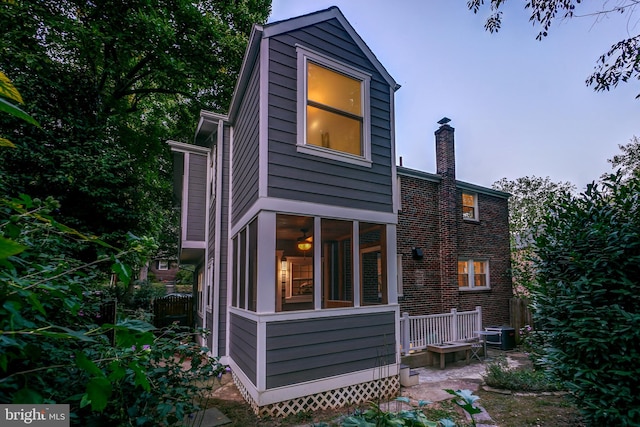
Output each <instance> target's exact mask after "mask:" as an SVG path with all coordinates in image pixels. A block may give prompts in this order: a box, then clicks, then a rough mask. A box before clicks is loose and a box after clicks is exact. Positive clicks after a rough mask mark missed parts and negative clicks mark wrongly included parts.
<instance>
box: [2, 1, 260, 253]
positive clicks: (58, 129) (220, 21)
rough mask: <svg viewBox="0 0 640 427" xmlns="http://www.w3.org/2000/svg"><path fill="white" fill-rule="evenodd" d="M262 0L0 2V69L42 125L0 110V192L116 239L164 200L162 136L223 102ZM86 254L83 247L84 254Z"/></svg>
mask: <svg viewBox="0 0 640 427" xmlns="http://www.w3.org/2000/svg"><path fill="white" fill-rule="evenodd" d="M269 11H270V1H269V0H248V1H242V2H222V1H211V0H208V1H199V2H193V1H190V0H177V1H165V0H154V1H143V0H127V1H125V0H104V1H100V2H88V1H83V0H43V1H23V2H0V28H3V36H2V38H1V39H0V51H2V52H3V53H2V56H0V69H1V70H3V71H4V72H5V73H6V74H7V76H9V77H10V78H11V79H12V81H13V82H14V83H15V85H16V87H18V88H19V89H20V91H21V92H22V94H23V96H24V98H25V99H27V100H28V102H27V105H26V108H27V109H28V111H30V112H31V113H32V115H33V116H34V117H35V118H36V119H37V120H38V121H39V122H40V123H41V125H42V128H41V129H38V128H33V127H27V126H23V125H21V124H20V123H19V122H18V121H17V120H16V119H12V118H4V117H3V118H0V131H2V132H0V133H2V134H3V135H7V136H8V137H9V139H10V140H11V141H12V142H13V143H14V144H15V146H16V148H15V149H12V150H4V151H3V152H0V176H2V177H3V183H2V184H0V185H4V188H0V190H2V191H3V192H4V193H7V194H9V196H11V197H14V196H17V195H18V194H20V193H25V194H30V195H31V196H32V197H40V198H45V197H46V196H53V197H54V198H55V199H57V200H59V201H60V203H61V207H60V212H58V214H59V216H60V219H61V221H63V222H65V223H66V224H68V225H69V226H72V227H74V228H77V229H79V230H81V231H89V230H91V232H93V233H96V234H98V235H100V236H102V237H103V238H104V239H105V240H106V241H108V242H110V243H114V244H122V243H123V241H124V240H125V235H126V233H127V232H132V233H134V234H138V235H140V234H145V235H150V236H157V235H158V234H159V233H160V232H161V231H160V230H162V229H163V228H166V227H165V225H164V224H163V223H164V221H165V218H168V217H170V215H168V209H170V208H171V186H170V164H171V159H170V152H169V150H168V148H167V147H166V144H165V143H164V141H165V140H166V139H184V140H188V139H190V138H191V137H192V135H193V127H194V126H195V124H196V123H197V117H198V113H199V111H200V110H201V109H203V108H206V109H208V110H213V111H225V110H226V109H227V106H228V104H229V101H230V98H231V94H232V91H233V87H234V84H235V81H236V78H237V74H238V71H239V69H240V66H241V62H242V57H243V52H244V49H245V46H246V44H247V40H248V34H249V32H250V30H251V27H252V24H253V23H262V22H264V21H265V20H266V18H267V16H268V14H269ZM86 259H90V257H89V256H87V257H86Z"/></svg>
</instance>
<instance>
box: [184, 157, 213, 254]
mask: <svg viewBox="0 0 640 427" xmlns="http://www.w3.org/2000/svg"><path fill="white" fill-rule="evenodd" d="M187 185H188V197H187V200H186V208H187V221H186V227H187V230H186V238H187V240H194V241H202V242H203V241H204V240H205V235H204V234H205V228H206V227H205V226H206V209H208V206H206V200H207V199H206V196H207V156H203V155H200V154H194V153H190V154H189V182H188V183H187ZM183 202H184V201H183ZM183 209H184V206H183Z"/></svg>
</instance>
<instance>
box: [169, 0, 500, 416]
mask: <svg viewBox="0 0 640 427" xmlns="http://www.w3.org/2000/svg"><path fill="white" fill-rule="evenodd" d="M398 88H399V85H398V84H397V83H396V82H395V81H394V79H393V78H392V77H391V76H390V75H389V74H388V72H387V71H386V70H385V68H384V67H383V66H382V64H380V62H379V61H378V60H377V59H376V57H375V55H374V54H373V53H372V52H371V50H370V49H369V48H368V47H367V45H366V44H365V43H364V41H363V40H362V39H361V38H360V37H359V36H358V34H357V33H356V32H355V30H354V29H353V27H352V26H351V25H350V24H349V22H347V20H346V19H345V17H344V16H343V15H342V13H341V12H340V10H338V9H337V8H335V7H332V8H330V9H327V10H323V11H319V12H316V13H313V14H309V15H305V16H301V17H297V18H293V19H289V20H286V21H280V22H276V23H272V24H268V25H265V26H255V27H254V29H253V32H252V34H251V36H250V39H249V45H248V47H247V51H246V54H245V57H244V62H243V65H242V69H241V71H240V75H239V78H238V82H237V85H236V88H235V92H234V95H233V99H232V102H231V107H230V110H229V113H228V115H219V114H214V113H211V112H206V111H203V112H202V113H201V117H200V122H199V124H198V127H197V131H196V136H195V141H194V143H193V144H184V143H180V142H173V141H170V142H169V144H170V146H171V148H172V150H173V152H174V156H175V158H174V162H175V167H174V170H175V183H176V192H177V194H178V195H179V197H180V204H181V212H182V219H181V249H180V262H182V263H190V264H194V265H196V266H197V269H196V273H197V274H196V276H197V283H196V285H195V289H194V292H195V293H196V310H197V315H196V318H197V319H198V322H199V324H200V326H203V327H205V328H206V329H208V330H209V331H211V334H210V335H208V336H207V337H206V338H203V340H204V341H203V342H202V343H203V344H204V345H206V347H207V348H209V349H210V354H211V355H212V356H216V357H220V358H221V361H222V362H223V363H225V364H228V365H230V366H231V368H232V372H233V376H234V381H235V383H236V385H237V386H238V388H239V389H240V391H241V393H242V394H243V396H244V397H245V399H246V400H247V401H248V402H249V403H250V404H251V405H252V407H253V408H254V410H255V411H256V412H257V413H259V414H270V415H277V416H282V415H288V414H291V413H295V412H299V411H302V410H305V411H308V410H316V409H322V408H327V407H339V406H344V405H349V404H357V403H363V402H366V401H368V400H372V399H377V398H385V397H391V396H393V395H395V394H396V393H397V391H398V390H399V387H400V383H399V378H398V373H399V359H400V356H399V355H400V353H399V347H400V315H401V313H403V312H405V311H408V312H411V314H412V315H414V314H437V313H440V312H442V310H449V309H450V308H456V307H457V308H464V307H467V306H471V307H475V306H477V305H482V306H483V308H484V312H485V313H487V314H488V312H492V313H497V314H495V315H492V316H493V317H491V321H492V322H501V323H506V322H508V320H509V319H508V306H506V310H507V311H506V313H507V314H506V317H505V315H504V309H502V308H500V309H495V310H494V307H493V306H494V305H497V304H502V303H503V298H504V296H505V295H506V293H507V292H508V291H510V289H511V288H510V286H511V285H510V278H509V277H508V272H507V270H508V264H509V246H508V245H509V243H508V242H509V239H508V223H507V222H503V221H506V220H507V219H508V216H505V215H504V213H505V212H506V206H507V204H506V203H507V196H508V195H506V194H505V193H499V192H494V191H492V190H489V189H484V188H481V187H478V186H473V185H471V184H465V183H461V182H458V181H456V180H455V171H454V170H449V169H450V168H452V167H453V168H454V167H455V161H454V157H453V154H454V153H453V149H454V148H453V128H451V127H450V126H448V125H443V127H441V128H440V129H438V131H436V152H437V157H438V158H439V160H438V162H439V163H438V164H439V168H438V169H439V170H438V172H437V174H426V173H423V172H418V171H412V170H410V169H406V168H401V167H398V168H396V164H395V157H396V156H395V132H394V94H395V91H396V90H397V89H398ZM438 135H440V136H438ZM438 141H450V144H449V143H447V144H445V145H443V144H441V143H439V142H438ZM445 146H446V147H445ZM447 156H448V157H447ZM445 157H446V158H445ZM441 159H444V160H445V163H446V164H447V165H448V166H446V168H444V169H443V170H442V171H441V170H440V164H441V162H442V160H441ZM445 169H446V170H445ZM469 197H471V198H469ZM414 203H419V204H420V203H423V204H424V209H422V208H416V207H415V206H413V204H414ZM469 203H471V205H469ZM473 209H475V211H474V212H475V213H474V212H471V211H472V210H473ZM490 212H494V213H495V215H493V214H490ZM492 216H495V217H496V218H497V219H496V220H490V218H491V217H492ZM414 227H415V228H414ZM501 233H504V239H506V240H502V237H503V236H502V234H501ZM493 235H496V236H494V237H495V239H497V240H496V241H497V242H498V243H495V242H494V243H487V242H484V241H483V239H485V238H488V237H490V236H493ZM504 242H506V248H505V246H504V244H503V243H504ZM418 246H419V247H420V248H422V249H423V252H422V253H423V256H422V257H415V258H414V257H412V255H411V254H412V251H413V249H414V248H416V247H418ZM503 270H504V271H503ZM489 271H491V278H490V277H489ZM399 272H402V274H400V275H399V274H398V273H399ZM399 279H400V280H399ZM399 291H400V296H399Z"/></svg>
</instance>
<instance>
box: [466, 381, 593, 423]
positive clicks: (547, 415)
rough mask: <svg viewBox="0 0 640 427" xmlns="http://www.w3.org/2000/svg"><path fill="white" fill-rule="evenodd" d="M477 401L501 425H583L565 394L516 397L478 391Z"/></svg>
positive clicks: (576, 410) (578, 414)
mask: <svg viewBox="0 0 640 427" xmlns="http://www.w3.org/2000/svg"><path fill="white" fill-rule="evenodd" d="M476 395H477V396H480V399H479V400H478V403H479V404H480V405H482V407H483V408H484V409H486V410H487V412H488V413H489V415H490V416H491V418H492V419H493V421H495V422H496V424H498V425H499V426H500V427H527V426H536V427H547V426H548V427H557V426H562V427H584V426H585V424H584V423H583V422H582V420H581V417H580V413H579V411H578V409H577V408H576V407H575V406H574V405H573V404H572V403H571V402H570V401H569V400H568V398H567V396H564V395H537V396H518V395H513V394H510V395H504V394H498V393H493V392H487V391H483V390H480V391H479V392H478V393H476Z"/></svg>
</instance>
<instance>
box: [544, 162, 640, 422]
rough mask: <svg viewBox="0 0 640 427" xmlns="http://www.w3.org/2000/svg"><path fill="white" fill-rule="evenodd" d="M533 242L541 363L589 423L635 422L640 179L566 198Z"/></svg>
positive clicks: (639, 355) (639, 409) (614, 179)
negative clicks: (542, 337)
mask: <svg viewBox="0 0 640 427" xmlns="http://www.w3.org/2000/svg"><path fill="white" fill-rule="evenodd" d="M544 231H545V232H544V233H543V234H541V235H540V236H539V237H537V239H536V253H537V257H538V258H539V261H538V262H537V270H538V274H537V279H538V283H539V284H538V287H537V288H535V289H534V293H533V297H534V302H535V306H536V311H537V313H536V319H537V320H539V321H540V323H539V326H540V327H541V329H543V330H545V331H546V332H547V337H546V338H547V342H546V344H547V346H548V351H547V352H546V356H545V359H544V363H545V366H546V368H547V369H548V370H549V371H550V372H552V373H553V374H554V375H555V376H556V377H557V378H558V379H560V380H561V381H563V382H564V384H565V385H566V387H567V388H568V389H569V391H570V392H571V395H572V396H573V397H574V399H575V402H576V404H577V406H578V407H580V408H581V411H582V413H583V416H584V418H585V420H586V421H587V422H588V423H590V424H591V425H607V426H613V425H615V426H632V425H633V426H637V425H640V394H638V378H640V363H638V360H640V328H639V327H638V325H640V292H639V289H638V278H639V277H640V180H639V178H638V177H635V178H630V179H629V180H628V181H624V182H623V181H622V180H621V178H620V176H619V175H618V176H616V175H614V176H610V177H607V178H605V179H603V180H602V182H601V183H600V184H597V185H596V184H592V185H589V186H588V187H587V189H586V191H585V192H584V193H583V194H581V195H580V196H578V197H570V196H568V195H567V196H565V197H563V199H562V200H561V202H560V203H559V204H558V205H557V206H555V207H554V208H553V209H552V212H551V213H550V215H548V216H547V218H546V219H545V225H544Z"/></svg>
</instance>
